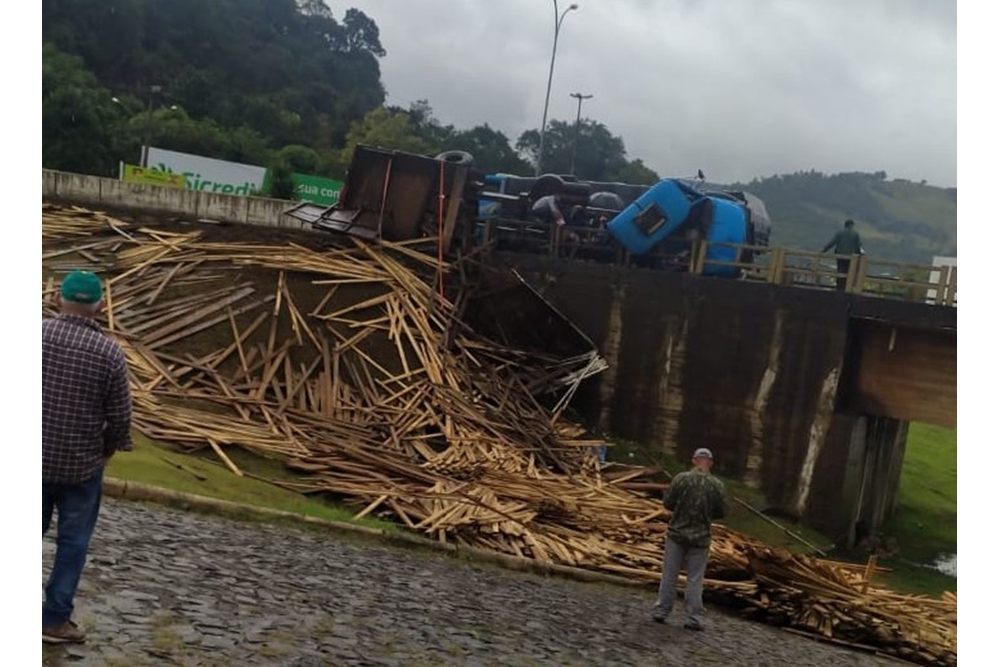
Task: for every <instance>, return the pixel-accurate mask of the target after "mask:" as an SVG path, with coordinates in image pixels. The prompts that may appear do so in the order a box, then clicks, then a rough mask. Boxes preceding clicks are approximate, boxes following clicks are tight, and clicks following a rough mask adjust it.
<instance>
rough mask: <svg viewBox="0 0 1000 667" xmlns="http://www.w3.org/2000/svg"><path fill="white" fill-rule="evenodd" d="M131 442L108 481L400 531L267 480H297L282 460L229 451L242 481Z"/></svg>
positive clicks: (212, 466)
mask: <svg viewBox="0 0 1000 667" xmlns="http://www.w3.org/2000/svg"><path fill="white" fill-rule="evenodd" d="M133 441H134V443H135V450H134V451H131V452H123V453H119V454H117V455H116V456H115V457H114V458H112V459H111V461H110V462H109V463H108V467H107V470H106V474H107V475H108V476H111V477H118V478H120V479H126V480H132V481H135V482H140V483H143V484H149V485H152V486H158V487H162V488H166V489H171V490H174V491H179V492H181V493H192V494H196V495H199V496H207V497H209V498H217V499H221V500H229V501H232V502H236V503H244V504H246V505H252V506H255V507H264V508H270V509H276V510H281V511H285V512H294V513H296V514H303V515H306V516H311V517H315V518H317V519H324V520H327V521H347V522H351V523H356V524H359V525H364V526H369V527H373V528H380V529H383V530H392V531H395V530H398V527H397V525H396V524H394V523H391V522H388V521H383V520H380V519H377V518H368V517H366V518H364V519H362V520H360V521H355V520H354V518H353V516H354V512H353V511H351V510H350V509H347V508H344V507H339V506H337V505H335V504H334V503H332V502H328V501H325V500H323V499H320V498H316V497H310V496H304V495H302V494H300V493H296V492H294V491H290V490H288V489H284V488H281V487H280V486H277V485H275V484H273V483H271V482H269V481H266V480H271V479H277V480H291V479H294V478H295V477H294V473H292V472H291V471H289V470H287V469H286V468H285V466H284V465H283V464H282V463H281V462H280V461H275V460H273V459H266V458H263V457H259V456H256V455H254V454H252V453H250V452H246V451H244V450H239V449H236V448H232V449H228V450H227V451H226V454H227V455H228V456H229V457H230V458H231V459H232V460H233V461H234V462H235V463H236V465H237V467H239V468H240V469H241V470H242V471H243V472H244V473H245V474H246V475H245V476H244V477H238V476H236V475H234V474H233V473H232V472H230V471H229V469H227V468H225V467H223V466H221V465H220V464H217V463H214V462H212V461H211V460H209V459H207V458H202V457H199V456H195V455H187V454H183V453H181V452H178V451H176V450H175V449H173V448H171V447H169V446H167V445H163V444H160V443H156V442H153V441H152V440H150V439H148V438H146V437H145V436H143V435H141V434H134V435H133ZM250 475H252V476H250Z"/></svg>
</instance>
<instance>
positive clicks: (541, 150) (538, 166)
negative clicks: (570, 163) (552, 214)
mask: <svg viewBox="0 0 1000 667" xmlns="http://www.w3.org/2000/svg"><path fill="white" fill-rule="evenodd" d="M552 8H553V9H554V10H555V19H556V31H555V34H554V35H553V36H552V59H551V60H550V61H549V83H548V86H546V88H545V110H544V111H542V129H541V131H540V132H539V133H538V160H537V161H536V162H535V176H538V175H539V174H540V173H541V170H542V160H543V159H544V158H545V124H546V122H548V119H549V95H550V94H551V93H552V70H554V69H555V66H556V47H557V46H558V45H559V28H561V27H562V22H563V19H564V18H566V15H567V14H569V13H570V12H571V11H573V10H575V9H579V8H580V5H577V4H575V3H574V4H572V5H570V6H569V7H567V8H566V9H564V10H563V13H562V14H560V13H559V0H552Z"/></svg>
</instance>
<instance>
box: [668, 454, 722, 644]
mask: <svg viewBox="0 0 1000 667" xmlns="http://www.w3.org/2000/svg"><path fill="white" fill-rule="evenodd" d="M691 462H692V464H693V465H694V468H693V469H691V470H688V471H686V472H682V473H679V474H677V475H675V476H674V478H673V479H672V480H671V482H670V488H669V489H668V490H667V492H666V493H665V494H664V497H663V506H664V507H666V508H667V509H668V510H670V511H671V512H672V514H671V516H670V524H669V526H668V528H667V536H666V539H665V540H664V545H663V573H662V576H661V577H660V596H659V599H658V600H657V601H656V606H654V607H653V620H654V621H656V622H657V623H663V622H665V621H666V620H667V617H668V616H669V615H670V612H671V611H672V610H673V608H674V599H675V598H676V597H677V576H678V574H680V570H681V566H682V565H684V563H685V561H686V562H687V568H686V569H687V585H686V586H685V587H684V612H685V615H686V618H685V620H684V627H685V628H686V629H688V630H702V629H703V626H702V624H701V615H702V613H703V611H704V607H703V606H702V601H701V587H702V580H703V579H704V577H705V566H706V565H708V552H709V548H710V547H711V544H712V521H714V520H716V519H721V518H722V517H724V516H725V515H726V489H725V486H723V484H722V482H721V481H720V480H718V479H717V478H715V477H713V476H712V473H711V470H712V452H711V451H710V450H708V449H706V448H705V447H700V448H698V449H696V450H695V452H694V456H693V457H692V458H691Z"/></svg>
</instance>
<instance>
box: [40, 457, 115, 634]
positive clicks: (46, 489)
mask: <svg viewBox="0 0 1000 667" xmlns="http://www.w3.org/2000/svg"><path fill="white" fill-rule="evenodd" d="M103 478H104V471H103V470H102V471H101V472H99V473H98V474H96V475H94V476H93V477H91V478H90V479H88V480H85V481H83V482H79V483H77V484H52V483H45V482H42V535H45V533H46V532H48V530H49V524H50V523H51V522H52V511H53V510H55V511H56V512H57V520H58V525H57V527H56V555H55V559H54V561H53V563H52V572H50V573H49V580H48V583H46V584H45V602H44V603H43V604H42V627H43V628H48V627H52V626H54V625H60V624H61V623H63V622H65V621H68V620H69V619H70V617H71V616H72V615H73V598H74V597H76V589H77V586H79V584H80V574H81V573H82V572H83V565H84V563H85V562H86V561H87V549H88V548H89V546H90V536H91V535H93V534H94V526H95V525H96V524H97V514H98V512H99V511H100V509H101V483H102V481H103Z"/></svg>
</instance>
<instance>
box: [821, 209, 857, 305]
mask: <svg viewBox="0 0 1000 667" xmlns="http://www.w3.org/2000/svg"><path fill="white" fill-rule="evenodd" d="M831 248H832V249H833V252H834V253H835V254H837V255H863V254H865V251H864V250H863V249H862V248H861V237H860V236H859V235H858V232H857V231H856V230H855V229H854V221H853V220H850V219H848V220H845V221H844V228H843V229H841V230H840V231H839V232H837V233H836V234H834V235H833V238H832V239H830V242H829V243H827V244H826V245H825V246H823V250H821V251H820V252H828V251H829V250H830V249H831ZM850 268H851V258H850V257H846V258H843V257H838V258H837V273H838V274H840V275H838V276H837V289H840V290H842V289H844V288H845V287H846V286H847V272H848V270H850Z"/></svg>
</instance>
